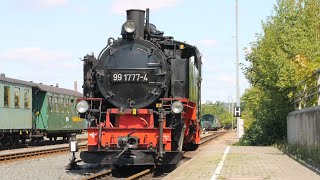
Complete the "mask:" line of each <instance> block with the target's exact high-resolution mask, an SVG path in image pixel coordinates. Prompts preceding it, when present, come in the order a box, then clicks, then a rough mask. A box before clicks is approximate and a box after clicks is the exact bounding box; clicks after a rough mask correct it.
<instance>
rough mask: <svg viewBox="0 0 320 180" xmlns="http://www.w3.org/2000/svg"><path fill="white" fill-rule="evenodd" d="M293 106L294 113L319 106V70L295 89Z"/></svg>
mask: <svg viewBox="0 0 320 180" xmlns="http://www.w3.org/2000/svg"><path fill="white" fill-rule="evenodd" d="M293 106H294V110H295V111H296V110H301V109H303V108H307V107H311V106H320V69H318V70H317V71H315V72H314V73H313V74H312V75H311V76H308V77H307V78H305V79H304V80H302V81H301V82H300V83H299V84H298V85H297V86H296V87H295V90H294V101H293Z"/></svg>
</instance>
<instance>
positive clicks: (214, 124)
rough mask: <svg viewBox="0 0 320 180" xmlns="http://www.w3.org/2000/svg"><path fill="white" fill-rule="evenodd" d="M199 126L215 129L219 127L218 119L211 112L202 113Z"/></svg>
mask: <svg viewBox="0 0 320 180" xmlns="http://www.w3.org/2000/svg"><path fill="white" fill-rule="evenodd" d="M201 128H202V129H204V130H206V131H211V130H212V131H217V130H218V129H219V128H220V122H219V119H218V118H217V117H215V116H213V115H212V114H204V115H202V117H201Z"/></svg>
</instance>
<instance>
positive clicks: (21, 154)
mask: <svg viewBox="0 0 320 180" xmlns="http://www.w3.org/2000/svg"><path fill="white" fill-rule="evenodd" d="M85 148H87V145H86V144H83V145H79V149H85ZM68 151H69V147H59V148H52V149H45V150H35V151H28V152H17V153H10V154H4V155H0V162H8V161H12V160H16V159H25V158H30V157H37V156H42V155H49V154H57V153H61V152H68Z"/></svg>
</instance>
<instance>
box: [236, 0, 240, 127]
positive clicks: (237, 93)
mask: <svg viewBox="0 0 320 180" xmlns="http://www.w3.org/2000/svg"><path fill="white" fill-rule="evenodd" d="M238 29H239V28H238V0H236V101H237V107H238V108H240V88H239V41H238V39H239V33H238ZM239 119H240V117H237V125H238V122H239ZM237 132H238V131H237Z"/></svg>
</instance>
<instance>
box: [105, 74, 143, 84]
mask: <svg viewBox="0 0 320 180" xmlns="http://www.w3.org/2000/svg"><path fill="white" fill-rule="evenodd" d="M148 76H149V74H148V73H111V76H110V80H111V82H149V77H148Z"/></svg>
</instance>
